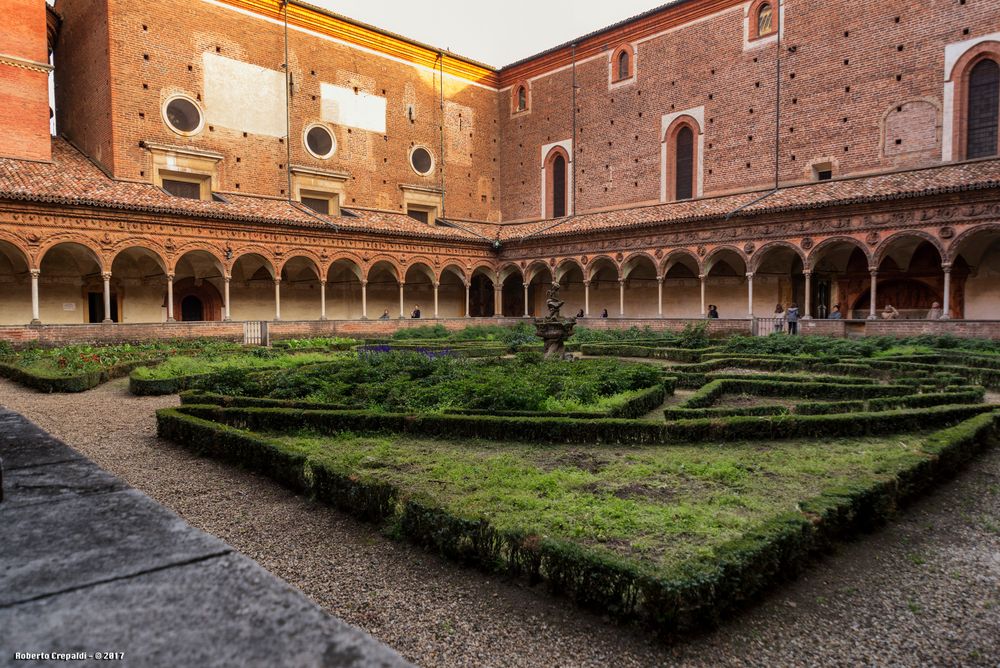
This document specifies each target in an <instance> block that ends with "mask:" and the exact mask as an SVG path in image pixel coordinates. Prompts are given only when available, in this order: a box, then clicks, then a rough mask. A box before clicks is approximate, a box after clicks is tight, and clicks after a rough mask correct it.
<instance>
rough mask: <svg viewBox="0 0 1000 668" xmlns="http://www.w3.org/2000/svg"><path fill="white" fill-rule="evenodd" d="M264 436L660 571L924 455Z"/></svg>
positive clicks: (885, 441) (913, 445)
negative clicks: (579, 447) (580, 447)
mask: <svg viewBox="0 0 1000 668" xmlns="http://www.w3.org/2000/svg"><path fill="white" fill-rule="evenodd" d="M268 438H270V439H271V440H272V441H273V442H274V443H275V444H276V445H277V446H278V447H280V448H281V449H283V450H287V451H292V452H297V453H302V454H305V455H307V456H308V457H309V458H310V461H313V462H316V463H320V462H322V463H323V464H325V465H326V466H328V467H330V468H332V469H333V470H335V471H337V472H339V473H342V474H344V475H347V476H350V477H351V478H352V479H356V480H361V481H363V482H378V483H385V484H388V485H390V486H392V487H395V488H398V489H399V490H401V491H402V495H401V496H403V497H414V498H422V499H429V500H432V501H433V504H434V505H435V506H439V507H441V508H442V509H444V510H446V511H448V512H450V513H453V514H455V515H458V516H461V517H464V518H467V519H473V520H487V521H489V522H490V524H491V525H492V526H494V527H495V528H497V529H500V530H514V531H517V532H519V533H522V534H524V535H529V536H530V535H536V536H539V537H551V538H557V539H566V540H570V541H573V542H575V543H577V544H579V545H582V546H585V547H588V548H590V549H594V550H598V551H602V552H606V553H609V554H612V555H615V556H617V557H624V558H628V559H632V560H637V561H639V562H642V563H643V564H645V565H648V566H650V567H652V568H653V569H655V570H659V571H664V572H665V571H668V570H670V569H673V568H675V567H679V566H680V565H682V564H683V563H684V562H686V561H688V560H691V559H696V558H706V557H707V558H711V556H712V554H713V552H714V551H715V550H716V549H717V548H719V547H720V546H722V545H723V544H725V543H727V542H729V541H732V540H734V539H737V538H739V537H741V536H743V535H745V534H746V533H747V532H749V531H751V530H752V529H754V528H755V527H758V526H760V525H762V524H763V523H764V522H766V521H767V520H768V519H769V518H773V517H776V516H778V515H780V514H781V513H786V512H789V511H795V510H796V509H798V508H799V506H800V504H802V503H804V502H806V501H808V500H809V499H813V498H815V497H817V496H819V495H820V494H822V493H823V492H824V491H827V490H830V489H835V488H837V487H839V486H843V485H846V484H856V483H858V482H859V481H862V480H864V481H881V480H888V479H889V478H891V477H892V476H893V475H894V474H895V473H896V472H898V471H900V470H903V469H905V468H909V467H911V466H913V464H914V462H915V461H918V460H921V459H923V458H925V457H926V455H924V454H923V453H922V452H921V445H922V443H923V441H924V437H923V436H922V435H902V436H893V437H889V438H882V439H878V438H866V439H836V440H830V441H827V442H824V443H817V442H802V441H799V442H783V443H768V442H747V443H732V444H727V447H726V448H719V447H718V446H717V445H694V446H684V447H670V448H663V447H649V448H631V449H629V450H627V451H624V450H622V449H618V448H613V447H612V448H587V449H586V450H576V449H572V448H570V449H553V448H551V447H536V446H530V445H517V444H507V443H487V442H475V443H468V442H467V443H445V442H440V441H431V440H418V439H409V438H405V437H384V438H365V437H358V436H353V435H343V436H341V437H317V436H315V435H310V434H307V433H300V434H296V435H279V434H271V435H269V436H268Z"/></svg>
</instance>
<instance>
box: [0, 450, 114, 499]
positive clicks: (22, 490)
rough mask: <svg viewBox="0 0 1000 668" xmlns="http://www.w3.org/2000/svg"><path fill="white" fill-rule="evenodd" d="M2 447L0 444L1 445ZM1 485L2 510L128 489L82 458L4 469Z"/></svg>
mask: <svg viewBox="0 0 1000 668" xmlns="http://www.w3.org/2000/svg"><path fill="white" fill-rule="evenodd" d="M2 451H3V446H0V452H2ZM3 487H4V501H3V505H2V508H3V509H4V510H9V509H10V508H15V507H18V506H26V505H31V504H35V503H47V502H51V501H62V500H66V499H69V498H72V497H76V496H85V495H88V494H106V493H108V492H118V491H121V490H124V489H128V485H126V484H125V483H124V482H123V481H121V480H119V479H118V478H116V477H115V476H113V475H111V474H110V473H108V472H107V471H105V470H104V469H102V468H100V467H98V466H97V465H95V464H94V463H93V462H91V461H89V460H87V459H82V458H81V459H76V460H70V461H63V462H58V463H53V464H43V465H40V466H24V467H21V468H15V469H12V470H7V471H6V472H5V474H4V478H3Z"/></svg>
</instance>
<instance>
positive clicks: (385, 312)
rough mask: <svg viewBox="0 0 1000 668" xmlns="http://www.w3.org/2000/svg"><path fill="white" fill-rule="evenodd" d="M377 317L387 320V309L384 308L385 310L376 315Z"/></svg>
mask: <svg viewBox="0 0 1000 668" xmlns="http://www.w3.org/2000/svg"><path fill="white" fill-rule="evenodd" d="M378 319H379V320H388V319H389V309H386V310H384V311H382V315H380V316H379V317H378Z"/></svg>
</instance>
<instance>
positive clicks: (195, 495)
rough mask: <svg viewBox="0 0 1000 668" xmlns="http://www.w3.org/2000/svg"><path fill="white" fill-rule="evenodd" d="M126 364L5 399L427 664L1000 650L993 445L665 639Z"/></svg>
mask: <svg viewBox="0 0 1000 668" xmlns="http://www.w3.org/2000/svg"><path fill="white" fill-rule="evenodd" d="M127 382H128V381H127V380H126V379H122V380H118V381H114V382H112V383H109V384H106V385H103V386H100V387H98V388H97V389H94V390H91V391H89V392H86V393H83V394H76V395H45V394H39V393H37V392H34V391H32V390H28V389H25V388H22V387H20V386H18V385H15V384H13V383H10V382H8V381H3V380H0V405H2V406H6V407H8V408H10V409H13V410H15V411H19V412H21V413H23V414H24V415H25V416H27V417H28V418H29V419H31V420H33V421H35V422H36V423H38V424H39V425H40V426H41V427H43V428H44V429H46V430H48V431H50V432H51V433H52V434H54V435H55V436H58V437H60V438H62V439H63V440H65V441H66V442H67V443H68V444H69V445H71V446H73V447H75V448H77V449H78V450H80V451H81V452H83V453H84V454H86V455H87V456H89V457H91V458H92V459H94V460H95V461H96V462H97V463H98V464H99V465H101V466H103V467H104V468H106V469H108V470H109V471H111V472H113V473H115V474H116V475H119V476H121V477H122V478H124V479H125V480H126V481H128V482H129V483H130V484H132V485H133V486H135V487H137V488H139V489H141V490H142V491H144V492H146V493H147V494H149V495H150V496H151V497H153V498H154V499H156V500H158V501H159V502H161V503H163V504H164V505H166V506H168V507H170V508H172V509H173V510H175V511H176V512H177V513H179V514H180V515H181V516H183V517H184V518H185V519H186V520H187V521H189V522H190V523H191V524H193V525H194V526H197V527H199V528H201V529H204V530H205V531H208V532H209V533H212V534H214V535H216V536H218V537H219V538H221V539H222V540H225V541H226V542H228V543H230V544H231V545H233V546H234V547H235V548H237V549H238V550H240V551H241V552H243V553H244V554H246V555H247V556H249V557H251V558H253V559H255V560H257V561H258V562H259V563H260V564H261V565H262V566H264V568H266V569H268V570H269V571H271V572H272V573H274V574H275V575H277V576H279V577H281V578H283V579H285V580H286V581H287V582H289V583H291V584H292V585H294V586H296V587H298V588H299V589H301V590H302V591H303V592H305V593H306V594H307V595H308V596H309V597H310V598H312V599H313V600H315V601H317V602H318V603H319V604H320V605H322V606H324V607H325V608H326V609H328V610H329V611H330V612H331V613H333V614H335V615H337V616H339V617H341V618H342V619H344V620H345V621H347V622H350V623H353V624H355V625H357V626H360V627H361V628H363V629H365V630H367V631H369V632H370V633H372V634H373V635H375V636H376V637H377V638H379V639H381V640H383V641H384V642H386V643H388V644H389V645H391V646H392V647H394V648H395V649H397V650H398V651H399V652H400V653H402V654H403V655H404V656H406V657H407V658H409V659H411V660H413V661H415V662H417V663H419V664H421V665H424V666H540V665H544V666H607V665H614V666H648V665H684V666H743V665H768V666H814V665H819V664H822V665H833V664H838V665H858V664H869V665H876V664H877V665H881V666H897V665H898V666H928V665H946V664H947V665H968V666H992V667H996V666H998V665H1000V448H994V449H993V450H991V451H989V452H987V453H986V454H985V455H984V456H982V457H980V458H979V459H978V460H977V461H975V462H974V463H973V464H972V465H971V466H970V467H969V468H967V469H966V470H965V471H964V472H963V473H962V474H961V475H960V477H958V478H957V479H956V480H954V481H952V482H951V483H949V484H947V485H945V486H943V487H941V488H939V489H938V490H937V491H936V492H935V493H934V494H933V495H931V496H929V497H927V498H925V499H924V500H922V501H921V502H919V503H918V504H916V505H914V506H912V507H910V508H908V509H906V510H905V512H904V513H903V514H902V515H901V516H900V518H899V519H898V521H897V522H895V523H893V524H892V525H890V526H888V527H886V528H884V529H883V530H881V531H879V532H877V533H876V534H873V535H869V536H865V537H863V538H862V539H861V540H859V541H856V542H853V543H850V544H847V545H844V546H842V547H841V548H840V549H839V550H838V552H837V553H836V554H834V555H831V556H828V557H826V558H824V559H823V560H821V561H820V562H819V563H817V564H816V565H815V566H814V567H813V568H812V569H811V570H809V571H808V572H807V573H806V574H805V575H804V576H803V577H801V578H800V579H799V580H798V581H796V582H794V583H791V584H789V585H786V586H784V587H782V588H780V589H778V590H776V591H773V592H772V593H771V595H770V596H768V597H767V598H766V599H765V600H764V601H763V602H762V603H760V604H759V605H757V606H756V607H755V608H753V609H751V610H748V611H746V612H745V613H744V614H742V615H740V616H739V617H737V618H736V619H734V620H732V621H731V622H729V623H728V624H726V625H724V626H723V627H722V628H720V629H719V630H717V631H715V632H713V633H711V634H707V635H704V636H701V637H697V638H692V639H690V640H687V641H686V642H684V643H681V644H676V645H672V646H667V645H662V644H659V643H657V642H656V641H653V640H651V639H649V637H648V636H646V635H644V634H643V633H642V632H641V631H635V630H632V629H628V628H623V627H621V626H616V625H613V624H611V623H608V622H606V621H604V620H602V619H601V618H600V617H598V616H594V615H589V614H587V613H584V612H581V611H580V610H578V609H574V608H572V607H569V606H566V605H564V604H563V603H562V602H559V601H556V600H554V599H553V598H552V597H550V596H548V595H547V594H546V593H545V592H544V591H537V592H536V591H534V590H532V589H529V588H527V587H524V586H521V585H519V584H516V583H507V582H503V581H501V580H498V579H497V578H495V577H491V576H486V575H483V574H481V573H479V572H477V571H471V570H465V569H462V568H459V567H457V566H455V565H453V564H451V563H448V562H446V561H444V560H442V559H438V558H437V557H435V556H433V555H430V554H428V553H426V552H424V551H422V550H420V549H417V548H415V547H412V546H410V545H406V544H400V543H396V542H394V541H391V540H389V539H387V538H385V537H383V536H382V535H381V534H380V533H379V532H378V531H377V530H376V529H375V528H373V527H372V526H370V525H366V524H363V523H360V522H358V521H355V520H354V519H352V518H350V517H347V516H346V515H343V514H341V513H338V512H337V511H334V510H331V509H329V508H327V507H325V506H321V505H318V504H315V503H312V502H310V501H308V500H307V499H304V498H301V497H298V496H296V495H295V494H293V493H291V492H289V491H287V490H285V489H283V488H281V487H279V486H277V485H276V484H275V483H273V482H271V481H270V480H267V479H265V478H262V477H260V476H257V475H255V474H252V473H248V472H246V471H242V470H239V469H236V468H233V467H230V466H227V465H223V464H219V463H216V462H214V461H212V460H208V459H202V458H199V457H196V456H194V455H192V454H190V453H189V452H188V451H186V450H184V449H182V448H180V447H179V446H175V445H173V444H171V443H169V442H165V441H161V440H160V439H158V438H157V437H156V425H155V418H154V415H153V413H154V411H155V409H157V408H161V407H165V406H171V405H175V404H177V403H178V401H177V398H176V397H175V396H167V397H134V396H132V395H130V394H129V393H128V391H127Z"/></svg>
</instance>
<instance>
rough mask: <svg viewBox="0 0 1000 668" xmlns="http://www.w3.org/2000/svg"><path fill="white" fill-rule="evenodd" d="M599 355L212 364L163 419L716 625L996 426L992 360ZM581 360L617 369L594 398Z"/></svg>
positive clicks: (537, 572)
mask: <svg viewBox="0 0 1000 668" xmlns="http://www.w3.org/2000/svg"><path fill="white" fill-rule="evenodd" d="M580 349H581V352H582V353H583V354H584V355H585V358H584V359H581V360H578V361H574V362H557V363H549V362H544V361H541V360H540V359H538V356H537V354H535V353H531V352H528V353H524V352H522V353H519V354H516V355H515V356H513V357H509V356H508V357H507V358H505V359H498V358H496V357H493V356H487V357H483V358H477V359H459V360H456V359H455V358H453V357H448V356H441V357H435V356H434V354H433V353H431V354H428V353H427V352H426V350H425V351H424V352H423V353H412V352H411V353H400V352H392V351H389V352H363V353H361V354H360V355H359V356H361V357H363V356H369V357H370V356H378V355H381V356H383V359H384V360H392V363H391V364H385V363H384V361H383V362H378V364H384V365H385V366H388V367H390V368H389V369H388V370H387V371H386V372H385V373H381V372H379V373H374V372H373V371H372V370H371V368H366V369H364V371H363V372H362V373H361V377H359V378H355V379H353V380H351V379H349V378H348V376H350V374H351V373H355V372H356V371H357V369H356V368H355V367H354V366H353V365H355V364H356V361H355V360H353V359H347V360H338V361H335V362H331V363H326V364H320V365H315V366H313V367H301V368H299V369H297V370H265V371H261V372H257V373H250V374H242V375H241V376H240V377H239V378H216V379H207V380H205V379H203V380H201V381H199V383H197V385H196V388H195V389H193V390H190V391H187V392H185V393H183V394H182V405H181V406H180V407H178V408H175V409H165V410H161V411H159V413H158V416H157V417H158V426H159V432H160V434H161V435H162V436H164V437H166V438H169V439H172V440H174V441H177V442H179V443H183V444H186V445H187V446H189V447H191V448H194V449H195V450H197V451H199V452H202V453H205V454H207V455H210V456H214V457H219V458H222V459H225V460H227V461H230V462H233V463H237V464H239V465H242V466H247V467H250V468H252V469H254V470H256V471H259V472H262V473H265V474H267V475H269V476H271V477H272V478H273V479H275V480H277V481H279V482H280V483H282V484H284V485H287V486H289V487H291V488H293V489H295V490H298V491H300V492H302V493H304V494H309V495H312V496H314V497H315V498H317V499H320V500H322V501H325V502H327V503H330V504H332V505H334V506H336V507H338V508H341V509H343V510H346V511H347V512H350V513H353V514H355V515H357V516H358V517H361V518H364V519H366V520H369V521H373V522H378V523H381V524H382V525H384V527H385V529H386V531H388V532H390V533H391V534H392V535H394V536H397V537H399V538H405V539H408V540H411V541H413V542H416V543H418V544H420V545H424V546H426V547H428V548H429V549H432V550H435V551H437V552H439V553H441V554H443V555H446V556H448V557H450V558H452V559H455V560H457V561H459V562H462V563H465V564H472V565H475V566H477V567H479V568H482V569H484V570H487V571H493V572H499V573H503V574H506V575H509V576H516V577H523V578H526V579H528V580H529V581H531V582H540V583H544V584H545V586H547V587H548V588H550V589H551V590H553V591H554V592H557V593H558V594H560V595H562V596H564V597H566V598H568V599H571V600H573V601H575V602H576V603H578V604H580V605H583V606H585V607H589V608H594V609H597V610H600V611H602V612H605V613H609V614H611V615H612V616H615V617H617V618H619V619H623V620H638V621H640V622H642V623H645V624H648V625H651V626H653V627H654V628H656V629H657V630H658V631H659V632H661V633H663V634H667V635H669V634H673V633H677V632H682V631H687V630H692V629H697V628H701V627H704V626H706V625H712V624H714V623H716V622H717V621H718V620H719V619H720V618H721V617H722V616H724V615H726V614H727V613H729V612H731V611H733V610H735V609H737V608H739V607H740V606H741V605H743V604H744V603H745V602H747V601H749V600H751V599H753V598H754V597H755V596H757V595H759V594H760V593H761V592H762V591H764V590H766V589H767V588H768V587H770V586H772V585H773V584H774V583H775V582H776V581H779V580H781V579H783V578H786V577H789V576H790V575H794V574H795V573H797V572H798V571H799V570H800V569H801V568H803V566H804V565H805V564H807V563H808V560H809V557H810V556H811V555H814V554H815V553H817V552H819V551H822V550H823V549H824V548H826V547H827V546H828V545H829V544H830V542H831V541H832V540H835V539H837V538H840V537H843V536H845V535H849V534H851V533H853V532H857V531H861V530H866V529H869V528H871V527H873V526H876V525H877V524H878V523H880V522H882V521H884V520H885V519H886V518H887V517H889V516H890V515H891V514H892V513H893V512H894V511H895V509H896V508H897V507H898V506H900V505H901V504H904V503H906V502H907V501H908V500H910V499H912V498H913V497H914V496H916V495H918V494H920V493H921V492H923V491H924V490H925V489H926V488H927V487H928V486H929V485H931V484H932V483H933V482H935V481H936V480H938V479H940V478H942V477H944V476H947V475H950V474H951V473H952V472H954V471H955V470H956V469H957V468H958V467H960V466H961V465H962V463H963V462H965V461H966V460H967V459H968V458H970V457H972V456H973V455H974V454H975V453H976V452H977V450H979V449H980V448H982V447H984V446H986V445H987V444H990V443H992V442H994V441H995V439H996V436H997V415H998V413H996V412H995V411H997V410H998V408H1000V407H997V406H994V405H992V404H990V403H987V402H985V401H984V398H985V397H986V393H987V391H988V390H996V389H997V388H1000V356H998V355H995V354H992V353H990V352H979V351H975V350H956V349H941V350H933V349H932V350H928V349H927V346H922V347H920V349H917V350H909V349H907V347H906V346H897V347H896V349H895V350H893V349H891V348H890V349H888V350H883V351H879V353H878V354H877V355H875V356H859V355H857V354H854V352H853V351H851V350H847V351H845V352H844V353H842V354H831V353H823V354H815V353H814V354H803V353H801V352H798V353H746V352H740V351H737V352H727V351H726V350H725V346H716V347H712V346H705V347H702V348H674V347H672V345H671V344H670V342H655V341H653V342H644V343H642V344H636V343H625V344H614V343H601V344H586V343H585V344H582V345H581V346H580ZM609 362H610V364H609ZM588 367H593V373H585V372H584V371H583V370H587V369H588ZM567 369H569V371H568V370H567ZM577 370H579V371H577ZM577 373H579V374H580V378H581V379H582V380H580V382H581V383H583V384H589V385H600V382H599V381H601V380H603V379H607V382H606V383H604V385H602V386H601V387H602V389H601V390H599V391H598V392H597V393H596V395H595V394H591V395H587V396H583V394H586V393H583V394H581V393H575V392H574V387H575V385H574V383H575V382H576V380H577V379H576V374H577ZM552 378H557V379H559V380H558V381H553V380H551V379H552ZM323 379H334V380H333V381H332V382H331V383H330V384H324V383H323V382H321V381H323ZM371 386H374V387H371ZM532 388H534V389H532ZM538 388H541V389H542V390H543V391H541V392H538V391H536V390H538ZM525 393H527V394H530V397H529V398H528V399H526V400H525V401H524V402H523V403H522V404H519V403H518V401H517V399H516V398H517V397H519V396H521V395H522V394H525ZM411 395H412V396H416V397H418V398H417V399H414V400H408V399H404V397H408V396H411ZM427 396H436V397H439V398H441V397H445V398H446V399H442V400H440V401H438V402H437V403H434V402H429V401H427V400H426V397H427ZM420 397H423V398H420ZM484 397H485V398H484ZM484 402H486V404H487V405H484ZM560 408H561V410H560Z"/></svg>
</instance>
